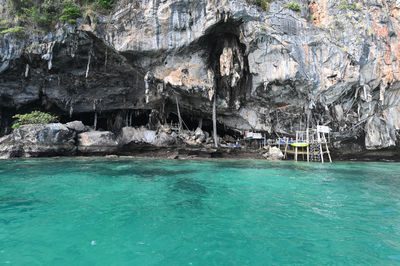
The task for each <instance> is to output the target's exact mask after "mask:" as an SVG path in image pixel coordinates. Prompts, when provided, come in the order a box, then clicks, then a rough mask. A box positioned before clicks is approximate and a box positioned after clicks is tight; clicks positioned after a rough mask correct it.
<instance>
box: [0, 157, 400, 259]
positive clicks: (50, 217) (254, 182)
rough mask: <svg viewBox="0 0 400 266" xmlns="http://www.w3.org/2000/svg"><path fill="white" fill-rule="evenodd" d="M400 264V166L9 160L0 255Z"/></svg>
mask: <svg viewBox="0 0 400 266" xmlns="http://www.w3.org/2000/svg"><path fill="white" fill-rule="evenodd" d="M2 263H10V264H14V265H266V264H313V265H317V264H319V265H320V264H343V265H344V264H346V265H348V264H362V265H366V264H375V265H376V264H380V265H393V264H400V164H399V163H374V162H371V163H352V162H336V163H334V164H324V165H322V164H319V163H310V164H307V163H295V162H267V161H254V160H243V161H177V160H174V161H170V160H147V159H99V158H97V159H96V158H91V159H70V158H66V159H32V160H15V161H0V264H2Z"/></svg>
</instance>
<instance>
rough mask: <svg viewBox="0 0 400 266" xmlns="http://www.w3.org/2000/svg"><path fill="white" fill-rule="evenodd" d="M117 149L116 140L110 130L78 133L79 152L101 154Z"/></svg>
mask: <svg viewBox="0 0 400 266" xmlns="http://www.w3.org/2000/svg"><path fill="white" fill-rule="evenodd" d="M117 150H118V142H117V140H116V137H115V135H114V133H112V132H110V131H89V132H84V133H80V134H78V151H79V152H80V153H89V154H103V153H113V152H116V151H117Z"/></svg>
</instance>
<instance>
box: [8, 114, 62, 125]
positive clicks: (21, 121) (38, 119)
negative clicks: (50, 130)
mask: <svg viewBox="0 0 400 266" xmlns="http://www.w3.org/2000/svg"><path fill="white" fill-rule="evenodd" d="M13 118H14V119H17V120H16V121H15V122H14V124H13V125H12V128H14V129H17V128H19V127H20V126H21V125H27V124H47V123H53V122H57V121H58V117H57V116H54V115H51V114H48V113H43V112H40V111H33V112H31V113H29V114H23V115H21V114H17V115H14V116H13Z"/></svg>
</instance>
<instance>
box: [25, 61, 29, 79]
mask: <svg viewBox="0 0 400 266" xmlns="http://www.w3.org/2000/svg"><path fill="white" fill-rule="evenodd" d="M28 74H29V65H28V64H26V66H25V78H27V77H28Z"/></svg>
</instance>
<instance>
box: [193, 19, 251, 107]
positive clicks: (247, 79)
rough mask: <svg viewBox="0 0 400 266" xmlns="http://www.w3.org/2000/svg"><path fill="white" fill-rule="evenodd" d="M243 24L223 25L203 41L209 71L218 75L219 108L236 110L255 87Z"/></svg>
mask: <svg viewBox="0 0 400 266" xmlns="http://www.w3.org/2000/svg"><path fill="white" fill-rule="evenodd" d="M241 23H242V21H237V20H233V19H227V20H224V21H221V22H220V23H217V24H216V25H215V26H214V27H212V28H211V29H210V30H208V32H206V34H205V36H204V37H203V38H202V39H201V40H200V43H201V45H203V47H204V48H205V49H206V51H207V54H208V58H207V64H208V67H209V68H210V69H211V70H212V71H213V73H214V82H215V85H216V93H217V104H218V106H222V107H225V108H228V109H236V110H237V109H239V108H240V106H241V104H242V103H243V102H244V101H245V99H246V95H247V93H248V92H249V91H250V90H249V89H250V87H251V85H250V84H251V75H250V71H249V62H248V58H247V55H246V46H245V44H243V43H241V42H240V36H241V31H240V25H241Z"/></svg>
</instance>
